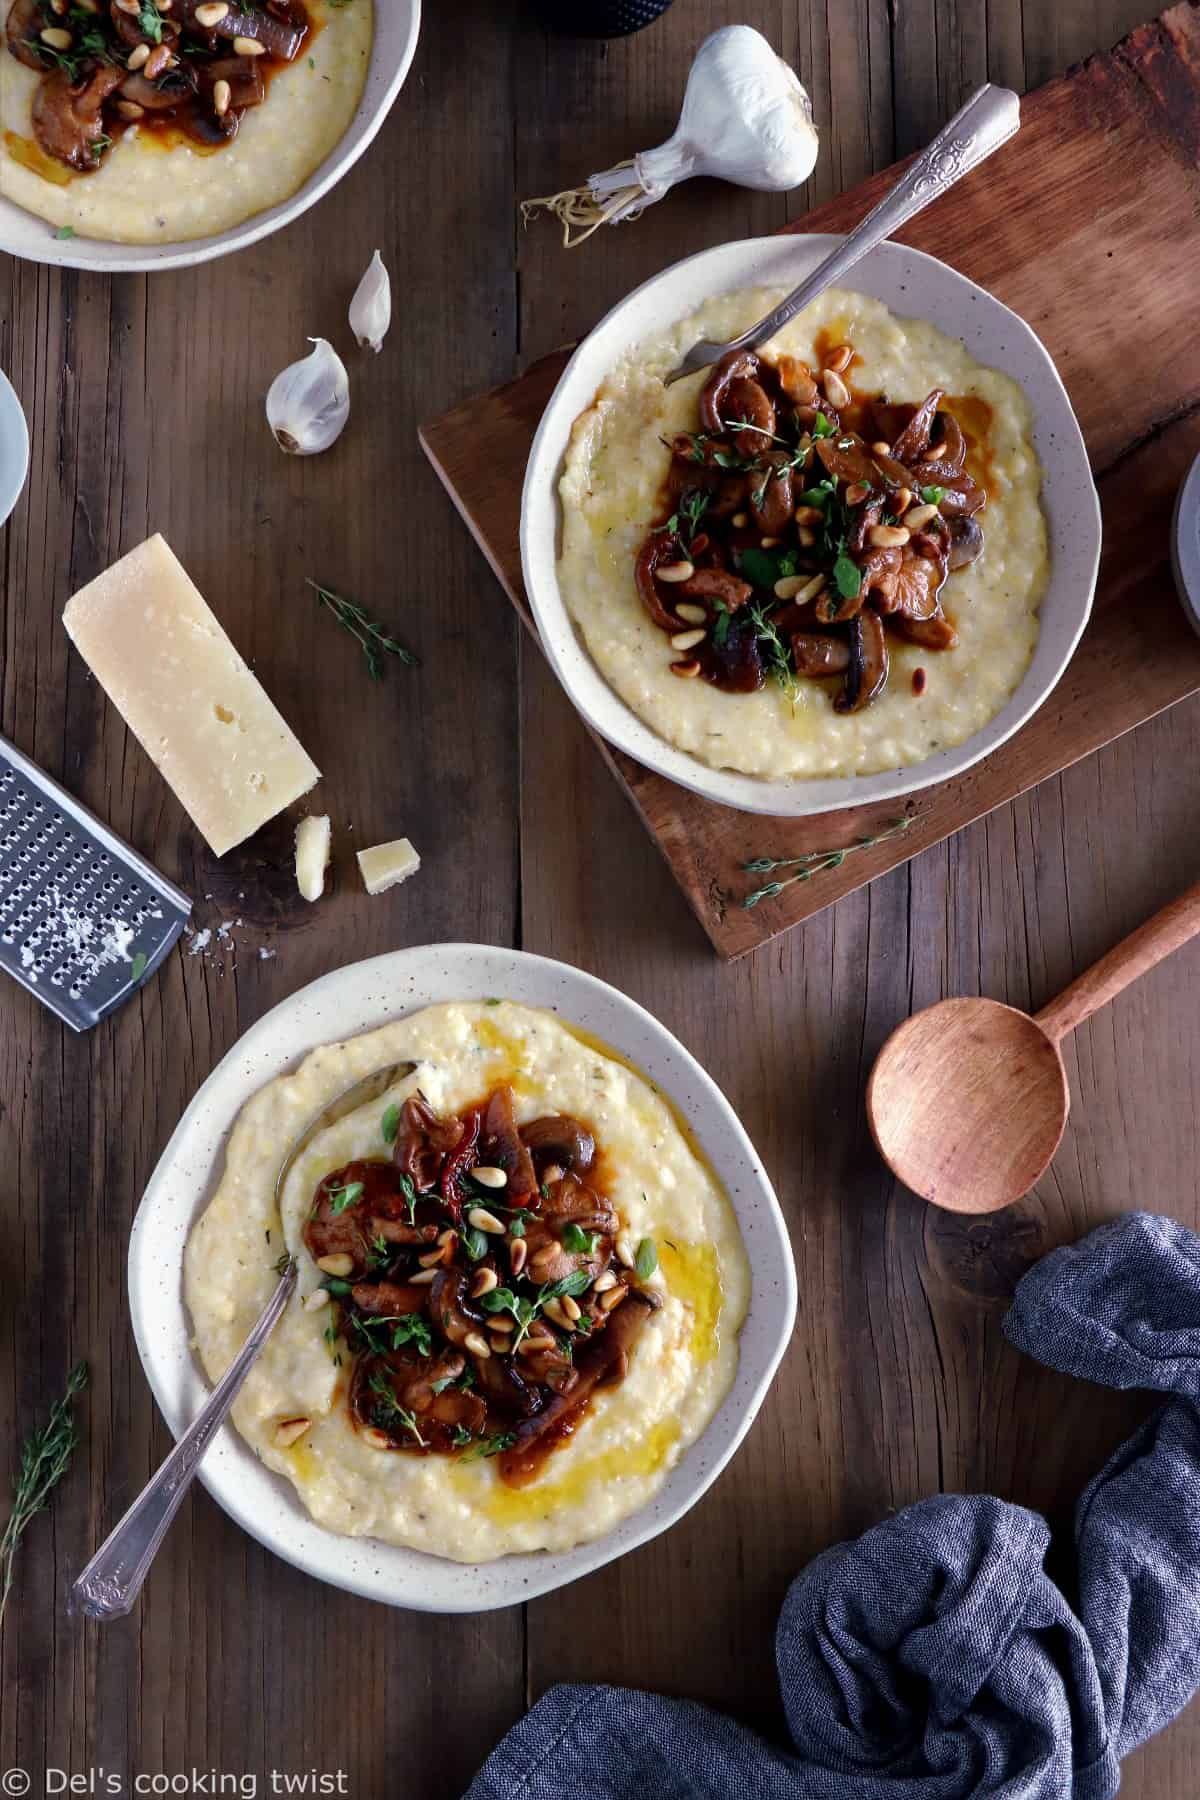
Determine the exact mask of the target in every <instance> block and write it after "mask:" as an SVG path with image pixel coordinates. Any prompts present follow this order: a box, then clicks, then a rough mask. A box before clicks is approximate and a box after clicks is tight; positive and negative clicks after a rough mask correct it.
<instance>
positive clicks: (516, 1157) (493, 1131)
mask: <svg viewBox="0 0 1200 1800" xmlns="http://www.w3.org/2000/svg"><path fill="white" fill-rule="evenodd" d="M479 1157H480V1161H481V1162H484V1163H487V1164H488V1165H489V1166H490V1167H492V1168H494V1169H503V1170H504V1172H505V1174H506V1175H507V1176H508V1183H507V1186H506V1188H505V1191H504V1200H505V1204H506V1205H508V1206H515V1205H516V1204H517V1203H518V1202H519V1201H521V1200H526V1199H528V1198H530V1196H532V1195H536V1193H537V1187H538V1183H537V1176H536V1175H535V1174H534V1172H533V1158H532V1157H531V1156H530V1154H529V1152H528V1150H527V1149H526V1148H525V1146H524V1144H523V1143H522V1142H521V1134H520V1132H519V1131H518V1130H517V1120H516V1114H515V1112H514V1102H513V1091H512V1089H511V1088H510V1087H498V1088H495V1089H493V1091H492V1093H491V1095H490V1097H489V1099H488V1103H487V1107H486V1108H485V1110H484V1115H483V1124H482V1127H481V1129H480V1133H479Z"/></svg>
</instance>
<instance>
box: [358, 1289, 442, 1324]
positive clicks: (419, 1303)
mask: <svg viewBox="0 0 1200 1800" xmlns="http://www.w3.org/2000/svg"><path fill="white" fill-rule="evenodd" d="M429 1295H430V1290H429V1288H427V1287H410V1286H409V1284H408V1283H407V1282H400V1281H356V1282H355V1284H354V1286H353V1287H352V1288H351V1290H350V1298H351V1299H352V1300H353V1302H354V1304H355V1306H357V1308H358V1310H359V1312H364V1313H370V1315H371V1316H372V1318H379V1319H399V1318H403V1317H405V1316H406V1315H407V1314H408V1313H419V1312H424V1311H425V1306H426V1302H427V1301H428V1299H429Z"/></svg>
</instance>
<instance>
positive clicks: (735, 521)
mask: <svg viewBox="0 0 1200 1800" xmlns="http://www.w3.org/2000/svg"><path fill="white" fill-rule="evenodd" d="M729 523H730V524H731V525H732V526H733V529H734V530H735V531H745V529H746V527H747V525H748V524H749V523H750V514H749V513H745V512H735V513H734V515H733V517H732V519H730V521H729Z"/></svg>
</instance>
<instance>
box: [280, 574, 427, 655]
mask: <svg viewBox="0 0 1200 1800" xmlns="http://www.w3.org/2000/svg"><path fill="white" fill-rule="evenodd" d="M304 579H305V580H306V581H307V583H308V585H309V587H310V588H312V590H313V592H314V593H315V594H316V596H317V599H318V601H319V602H320V604H321V605H322V606H325V607H328V609H329V611H330V612H331V613H332V614H333V616H334V618H335V619H336V620H337V622H338V624H339V625H340V626H341V627H342V630H343V631H348V632H349V633H350V636H351V637H352V638H353V639H354V641H355V643H356V644H359V645H360V646H361V647H362V653H363V655H364V656H365V657H366V659H367V673H368V674H369V675H370V677H371V680H372V681H382V680H383V666H384V665H383V659H384V657H385V656H394V657H395V658H396V659H397V661H399V662H402V663H406V664H407V665H408V667H409V668H412V669H415V668H416V667H417V666H418V665H419V663H420V658H419V657H418V656H415V655H414V654H413V652H412V651H411V650H409V649H408V648H406V646H405V645H404V644H401V643H399V642H398V641H397V639H395V638H394V637H392V636H391V634H390V633H389V632H388V630H387V628H386V627H385V626H383V625H380V624H378V623H377V622H376V621H375V620H374V619H372V618H370V617H368V615H367V613H366V612H364V610H363V608H362V607H361V606H359V605H357V604H356V603H355V602H354V601H353V600H347V599H346V597H345V595H343V594H336V593H335V592H334V591H333V589H332V588H327V587H322V585H321V583H320V582H319V581H314V580H313V579H312V576H311V575H306V576H305V578H304Z"/></svg>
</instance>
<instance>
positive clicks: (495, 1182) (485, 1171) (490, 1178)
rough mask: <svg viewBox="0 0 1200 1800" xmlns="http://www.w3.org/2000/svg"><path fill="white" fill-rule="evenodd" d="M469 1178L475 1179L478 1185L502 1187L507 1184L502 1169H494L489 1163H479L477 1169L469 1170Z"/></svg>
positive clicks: (506, 1177) (506, 1178)
mask: <svg viewBox="0 0 1200 1800" xmlns="http://www.w3.org/2000/svg"><path fill="white" fill-rule="evenodd" d="M471 1180H472V1181H477V1182H478V1183H479V1185H480V1187H485V1188H502V1187H507V1186H508V1176H507V1175H506V1174H505V1172H504V1170H503V1169H494V1168H493V1167H492V1165H491V1164H490V1163H480V1165H479V1167H478V1168H477V1169H472V1170H471Z"/></svg>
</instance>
